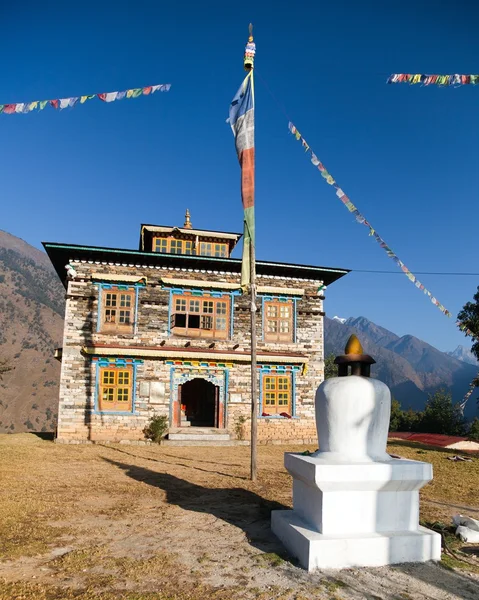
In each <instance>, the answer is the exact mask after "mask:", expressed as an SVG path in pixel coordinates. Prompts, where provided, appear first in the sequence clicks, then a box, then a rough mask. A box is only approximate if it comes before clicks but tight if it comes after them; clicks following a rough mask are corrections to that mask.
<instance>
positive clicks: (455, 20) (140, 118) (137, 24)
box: [0, 0, 479, 350]
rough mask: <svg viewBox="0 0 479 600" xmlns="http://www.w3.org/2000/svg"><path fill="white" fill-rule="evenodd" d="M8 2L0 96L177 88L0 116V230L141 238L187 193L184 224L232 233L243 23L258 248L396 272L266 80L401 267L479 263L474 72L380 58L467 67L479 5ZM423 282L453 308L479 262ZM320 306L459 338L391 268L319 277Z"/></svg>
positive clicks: (430, 1)
mask: <svg viewBox="0 0 479 600" xmlns="http://www.w3.org/2000/svg"><path fill="white" fill-rule="evenodd" d="M13 4H14V3H9V5H8V6H4V7H2V8H1V9H0V16H1V22H2V25H1V32H2V34H1V36H0V51H1V55H2V56H3V61H2V80H1V84H0V103H2V104H6V103H10V102H25V101H33V100H39V99H48V98H58V97H68V96H77V95H82V94H89V93H96V92H108V91H114V90H124V89H127V88H131V87H140V86H144V85H151V84H156V83H171V84H172V88H171V91H170V92H169V93H167V94H156V95H155V96H150V97H142V98H139V99H135V100H123V101H121V102H114V103H111V104H104V103H102V102H100V101H99V100H92V101H91V102H89V103H87V104H85V105H84V106H76V107H75V108H73V109H67V110H64V111H62V112H57V111H54V110H53V109H52V108H50V107H47V108H45V110H44V111H43V112H42V113H31V114H27V115H3V114H2V115H0V128H1V132H2V136H1V138H2V140H3V143H2V144H1V145H0V161H1V164H2V201H1V206H2V220H1V223H0V228H2V229H4V230H6V231H9V232H11V233H13V234H14V235H17V236H19V237H21V238H23V239H25V240H26V241H27V242H29V243H31V244H33V245H35V246H40V243H41V241H44V240H46V241H58V242H71V243H81V244H91V245H104V246H120V247H133V248H136V246H137V243H138V232H139V224H140V223H141V222H146V223H157V224H170V225H181V224H182V223H183V215H184V211H185V208H186V207H188V208H189V209H190V211H191V214H192V221H193V225H194V226H195V227H198V228H205V229H206V228H212V229H218V230H222V229H224V230H226V231H241V228H242V208H241V202H240V190H239V167H238V164H237V161H236V156H235V150H234V144H233V139H232V134H231V131H230V129H229V127H228V125H227V124H226V123H225V120H226V118H227V114H228V106H229V102H230V100H231V99H232V97H233V95H234V93H235V92H236V90H237V88H238V87H239V84H240V82H241V80H242V78H243V76H244V72H243V70H242V55H243V48H244V44H245V42H246V39H247V26H248V23H249V22H250V21H252V22H253V24H254V33H255V41H256V44H257V59H256V66H257V77H256V152H257V163H256V174H257V183H256V185H257V194H256V203H257V211H256V223H257V255H258V257H259V258H261V259H265V260H279V261H286V262H293V263H294V262H297V263H305V264H315V265H325V266H341V267H347V268H350V269H363V270H364V269H365V270H390V271H394V270H395V269H396V267H395V265H394V263H393V262H392V261H391V260H390V259H388V258H387V256H386V255H385V253H384V252H383V251H382V250H381V249H380V248H379V246H378V245H377V244H376V243H375V242H374V241H373V239H372V238H370V237H368V235H367V230H366V228H364V227H362V226H359V225H357V224H356V223H355V221H354V219H353V218H352V217H351V215H350V214H349V213H348V212H347V210H346V209H345V208H344V206H343V205H342V204H341V202H340V201H339V200H338V199H337V198H336V196H335V194H334V190H333V189H332V188H331V187H330V186H328V185H327V184H326V183H325V181H324V179H323V178H322V177H321V176H320V174H319V173H318V171H317V170H315V169H314V168H313V166H312V165H311V163H310V162H309V160H308V158H307V156H306V155H304V153H303V151H302V150H301V147H300V145H299V144H298V143H297V142H296V141H295V140H294V138H292V137H291V136H290V134H289V133H288V128H287V125H288V122H287V119H286V117H285V115H284V114H283V113H282V112H281V110H280V109H279V108H278V105H277V103H276V102H275V101H274V100H273V98H272V97H271V95H270V93H269V91H268V89H267V88H266V87H265V85H264V84H263V83H262V81H265V82H266V84H267V86H268V88H269V89H270V90H272V92H273V93H274V96H275V97H276V98H277V100H278V101H279V103H280V104H282V105H283V106H284V107H285V109H286V112H287V114H288V115H289V116H290V118H291V120H292V121H293V122H294V123H295V124H296V126H297V127H298V128H299V130H300V131H301V132H302V134H303V135H304V137H305V138H306V139H307V140H308V142H309V144H310V145H311V147H312V148H313V149H314V151H315V153H316V154H317V155H318V157H319V158H320V159H321V160H322V162H323V163H324V164H325V166H326V167H327V168H328V170H329V171H330V173H332V175H333V176H334V177H335V178H336V180H337V181H338V183H339V185H340V186H341V187H342V189H343V190H344V191H345V192H346V193H347V194H348V196H349V197H350V198H351V200H352V201H353V203H354V204H356V206H357V207H358V208H359V210H360V211H361V212H362V213H363V214H364V215H365V216H366V218H367V219H368V220H369V221H370V222H371V223H372V225H373V226H374V227H375V228H376V230H377V231H378V232H379V233H380V235H381V236H382V237H383V238H384V239H385V240H386V242H387V243H388V244H389V245H390V246H391V247H392V248H393V250H395V252H396V253H397V254H398V256H399V257H400V258H401V259H402V260H403V262H405V263H406V265H407V266H408V267H409V268H410V269H411V270H412V271H413V272H416V271H428V272H435V271H447V272H461V271H462V272H479V264H478V260H477V235H476V233H477V232H476V229H477V226H476V223H477V216H476V210H475V208H476V205H477V200H478V198H477V196H478V193H479V192H478V190H479V86H476V87H472V86H464V87H459V88H455V89H454V88H446V89H439V88H436V87H433V86H431V87H427V88H426V87H419V86H415V87H409V86H407V85H389V86H388V85H386V78H387V76H388V75H389V74H390V73H393V72H412V73H477V72H478V71H479V63H478V57H479V38H478V37H477V26H476V24H477V20H478V17H479V6H478V5H477V3H475V2H472V1H466V0H462V1H461V0H459V1H456V2H452V1H447V2H446V1H440V0H416V1H412V0H406V1H402V2H398V1H396V0H393V1H388V2H384V1H381V0H376V1H369V2H368V1H365V2H354V1H346V0H344V1H341V0H338V1H337V2H311V1H303V2H296V3H293V2H282V1H279V2H278V1H277V2H275V3H274V5H273V3H271V2H263V1H257V2H255V3H254V7H252V6H251V4H252V3H245V4H244V8H243V7H242V5H241V3H227V2H224V1H223V2H219V1H215V2H208V1H205V2H202V3H198V2H177V3H171V2H162V1H159V0H158V1H153V0H152V1H145V0H136V1H135V2H125V1H121V0H117V1H115V2H113V1H106V0H104V1H103V2H95V3H93V2H88V1H85V2H81V3H77V4H72V3H64V2H48V1H45V2H40V3H39V2H33V1H30V0H27V1H26V2H22V3H20V4H19V5H18V6H14V5H13ZM272 6H274V10H271V7H272ZM238 255H239V253H238ZM419 278H420V279H421V281H422V282H423V283H424V284H425V285H426V287H428V288H429V289H430V290H431V291H432V292H433V294H435V295H436V296H437V297H438V299H439V300H440V301H441V302H442V303H443V304H444V305H445V306H446V307H448V308H449V310H451V312H452V313H453V315H455V314H456V313H457V311H458V310H459V309H460V308H461V306H462V305H463V304H464V302H466V301H468V300H470V299H471V298H472V295H473V293H474V292H475V290H476V287H477V285H478V284H479V276H478V277H450V276H436V275H422V276H419ZM326 311H327V314H329V315H330V316H333V315H340V316H359V315H364V316H366V317H368V318H370V319H371V320H373V321H375V322H376V323H378V324H381V325H383V326H384V327H387V328H389V329H391V330H393V331H395V332H396V333H398V334H400V335H402V334H406V333H411V334H413V335H416V336H418V337H420V338H422V339H424V340H426V341H428V342H430V343H432V344H434V345H436V346H437V347H438V348H440V349H442V350H447V349H453V348H454V347H455V346H456V345H457V344H458V343H465V344H466V345H468V344H467V341H466V340H465V338H464V336H463V335H462V334H461V333H460V332H458V331H456V329H455V326H454V320H453V319H447V318H445V317H444V316H443V315H442V314H441V313H440V312H439V311H438V309H437V308H435V307H434V306H433V305H432V304H431V303H430V302H429V301H428V300H427V298H426V297H425V296H424V295H422V294H421V293H420V292H419V291H418V290H417V289H416V288H415V287H414V286H413V285H412V284H411V283H410V282H409V281H408V280H407V278H406V277H405V276H404V275H401V274H400V273H399V272H398V274H383V275H381V274H367V273H351V274H350V275H349V276H347V277H345V278H343V279H342V280H341V281H340V282H338V283H336V284H334V285H332V286H331V287H330V288H329V289H328V292H327V302H326Z"/></svg>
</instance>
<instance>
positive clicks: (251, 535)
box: [0, 434, 479, 600]
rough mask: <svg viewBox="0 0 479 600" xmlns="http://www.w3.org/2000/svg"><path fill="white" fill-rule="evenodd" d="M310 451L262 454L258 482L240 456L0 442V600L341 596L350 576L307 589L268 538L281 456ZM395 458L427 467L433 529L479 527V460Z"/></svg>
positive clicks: (280, 483)
mask: <svg viewBox="0 0 479 600" xmlns="http://www.w3.org/2000/svg"><path fill="white" fill-rule="evenodd" d="M305 449H306V448H305V447H304V446H301V447H288V448H285V447H279V446H262V447H260V448H259V473H260V476H259V481H258V482H257V483H256V484H253V483H251V482H250V481H249V480H248V466H249V448H248V447H243V446H241V447H227V448H168V447H162V446H150V447H134V446H102V445H96V446H89V445H85V446H65V445H56V444H53V443H51V442H47V441H43V440H41V439H39V438H37V437H36V436H34V435H30V434H19V435H0V481H1V482H2V483H1V487H0V539H1V544H0V600H4V599H5V600H6V599H12V598H19V599H20V598H22V599H33V598H35V599H38V600H43V599H45V600H46V599H48V600H54V599H57V598H58V599H60V598H65V599H69V598H84V599H85V600H89V599H90V598H91V599H93V598H100V599H104V600H110V599H113V598H115V599H116V598H119V599H123V598H124V599H125V600H187V599H193V598H194V599H196V600H202V599H205V600H206V598H216V599H218V600H230V599H233V598H235V599H241V598H245V599H246V598H253V597H254V598H260V599H264V600H266V599H268V600H269V599H270V598H275V599H278V600H292V599H294V598H302V597H304V598H311V597H314V598H318V599H320V598H344V597H346V596H347V584H346V583H345V582H344V581H343V580H342V579H339V578H338V579H336V578H335V577H331V576H326V577H325V576H324V575H321V576H318V577H316V578H315V579H314V580H313V579H311V578H309V579H308V577H306V576H305V574H304V572H303V571H301V570H299V569H298V568H297V567H295V566H294V561H293V562H292V561H291V560H290V559H289V557H288V556H287V555H286V554H285V552H284V549H283V548H282V546H281V545H280V544H279V543H278V542H277V540H275V539H273V536H271V535H270V532H269V518H270V512H271V510H272V509H274V508H282V507H284V506H290V504H291V480H290V477H289V475H288V474H287V473H286V471H285V470H284V468H283V453H284V452H285V451H304V450H305ZM310 449H311V450H314V448H310ZM390 451H391V452H393V453H396V454H400V455H402V456H405V457H408V458H412V459H417V460H425V461H428V462H432V463H433V465H434V474H435V479H434V481H433V483H432V484H430V485H429V486H427V487H426V488H425V489H424V491H423V492H422V500H423V502H422V518H423V519H424V520H425V521H428V522H434V521H441V522H443V523H449V522H450V516H451V515H452V514H454V513H455V512H464V513H466V514H470V515H471V516H474V515H475V516H477V517H478V518H479V506H478V505H479V501H478V498H477V489H478V488H479V459H475V460H474V461H473V462H472V463H455V462H450V461H448V460H446V456H447V452H444V451H441V450H431V449H424V448H421V447H420V446H418V445H415V444H411V443H407V442H397V443H393V444H391V445H390ZM461 506H462V507H469V508H470V509H471V510H469V509H463V510H461V509H460V508H456V507H461ZM472 509H475V510H476V511H477V512H476V513H474V512H473V511H472ZM451 543H452V541H451ZM454 544H455V547H456V548H457V547H458V546H460V544H458V543H457V542H454ZM445 563H446V566H449V567H455V568H457V567H459V568H460V567H464V565H461V564H457V562H454V561H452V563H451V559H446V561H445ZM465 568H468V569H469V570H471V568H470V567H469V566H467V565H466V566H465ZM398 593H399V592H398ZM369 597H373V595H372V594H370V595H369ZM397 597H399V596H397Z"/></svg>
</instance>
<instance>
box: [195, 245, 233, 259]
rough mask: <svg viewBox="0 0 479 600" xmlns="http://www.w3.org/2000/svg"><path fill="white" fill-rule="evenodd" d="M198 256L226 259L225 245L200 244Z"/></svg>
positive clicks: (226, 248) (226, 250) (226, 249)
mask: <svg viewBox="0 0 479 600" xmlns="http://www.w3.org/2000/svg"><path fill="white" fill-rule="evenodd" d="M198 254H199V255H200V256H215V257H217V258H226V257H227V256H228V246H227V244H217V243H216V242H200V248H199V253H198Z"/></svg>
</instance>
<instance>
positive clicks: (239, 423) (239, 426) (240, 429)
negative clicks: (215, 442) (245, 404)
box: [235, 415, 248, 440]
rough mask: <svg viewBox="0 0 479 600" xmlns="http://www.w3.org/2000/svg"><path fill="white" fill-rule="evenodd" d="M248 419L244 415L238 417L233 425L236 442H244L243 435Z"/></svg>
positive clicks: (244, 435)
mask: <svg viewBox="0 0 479 600" xmlns="http://www.w3.org/2000/svg"><path fill="white" fill-rule="evenodd" d="M247 420H248V419H247V418H246V417H245V416H244V415H240V416H239V417H238V419H237V420H236V423H235V434H236V438H237V439H238V440H244V439H245V437H246V434H245V423H246V421H247Z"/></svg>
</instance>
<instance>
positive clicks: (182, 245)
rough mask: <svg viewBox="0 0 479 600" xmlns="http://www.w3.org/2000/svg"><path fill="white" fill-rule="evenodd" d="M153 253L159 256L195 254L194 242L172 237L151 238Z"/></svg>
mask: <svg viewBox="0 0 479 600" xmlns="http://www.w3.org/2000/svg"><path fill="white" fill-rule="evenodd" d="M152 250H153V252H159V253H161V254H187V255H192V254H195V248H194V242H193V240H191V239H184V238H175V237H172V236H168V237H160V236H155V237H154V238H153V246H152Z"/></svg>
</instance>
